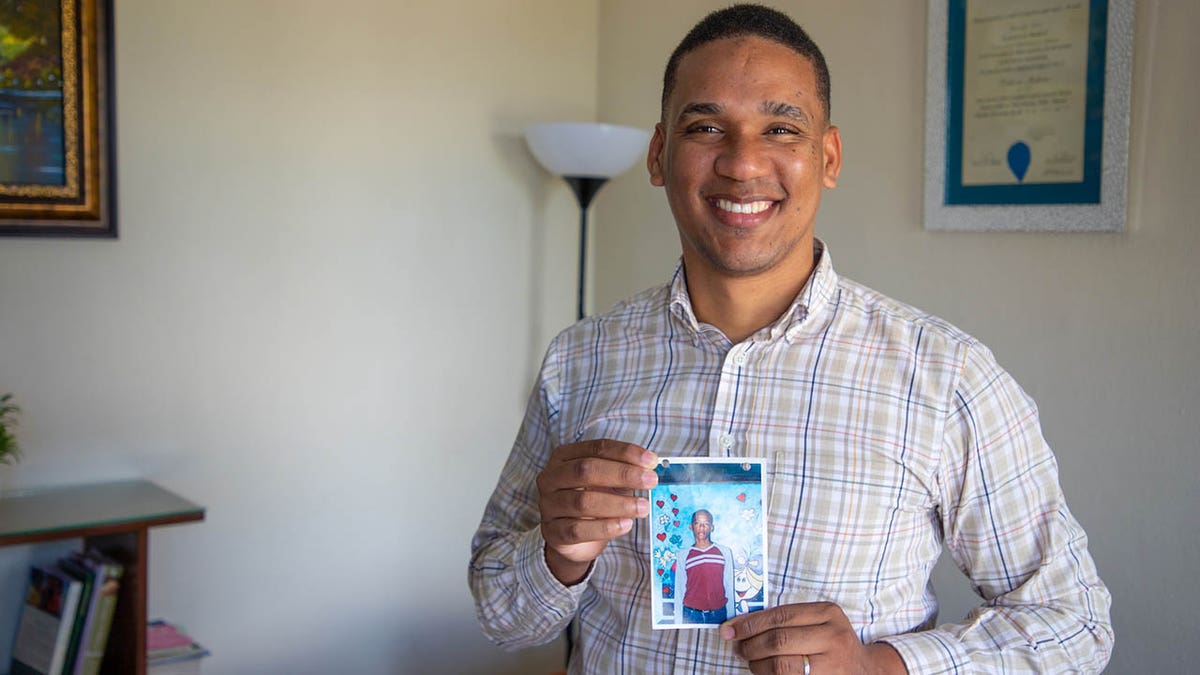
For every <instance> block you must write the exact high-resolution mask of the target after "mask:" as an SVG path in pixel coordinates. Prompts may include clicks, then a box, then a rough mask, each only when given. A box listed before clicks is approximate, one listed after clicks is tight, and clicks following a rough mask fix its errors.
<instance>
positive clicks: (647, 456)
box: [642, 450, 658, 468]
mask: <svg viewBox="0 0 1200 675" xmlns="http://www.w3.org/2000/svg"><path fill="white" fill-rule="evenodd" d="M655 464H658V455H656V454H654V453H653V452H650V451H649V450H647V451H646V452H643V453H642V466H644V467H647V468H649V467H652V466H654V465H655Z"/></svg>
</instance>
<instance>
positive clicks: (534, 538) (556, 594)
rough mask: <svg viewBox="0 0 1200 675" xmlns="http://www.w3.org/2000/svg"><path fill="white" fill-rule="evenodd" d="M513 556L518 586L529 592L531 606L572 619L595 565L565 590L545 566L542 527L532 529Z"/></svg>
mask: <svg viewBox="0 0 1200 675" xmlns="http://www.w3.org/2000/svg"><path fill="white" fill-rule="evenodd" d="M516 553H517V560H516V563H517V573H518V574H520V575H521V583H522V585H523V586H525V588H528V589H529V593H530V596H531V597H532V599H533V600H534V602H536V603H537V604H539V605H541V606H542V607H544V608H546V609H547V610H549V611H551V612H553V613H554V614H556V615H557V616H558V617H559V618H560V619H569V618H570V617H571V616H573V615H574V614H575V610H576V608H578V606H579V598H580V596H582V595H583V591H584V589H586V588H587V584H588V581H590V580H591V578H592V571H593V570H594V569H595V568H596V565H595V564H594V563H593V564H592V565H591V566H590V567H588V571H587V575H586V576H584V577H583V579H582V580H581V581H580V582H579V583H577V584H575V585H573V586H564V585H563V584H562V582H561V581H559V580H558V579H557V578H555V576H554V574H553V573H552V572H551V571H550V567H549V566H548V565H547V564H546V540H545V539H543V538H542V528H541V527H534V528H533V529H531V530H529V531H527V532H525V533H524V534H522V535H521V538H520V540H519V541H518V542H517V551H516Z"/></svg>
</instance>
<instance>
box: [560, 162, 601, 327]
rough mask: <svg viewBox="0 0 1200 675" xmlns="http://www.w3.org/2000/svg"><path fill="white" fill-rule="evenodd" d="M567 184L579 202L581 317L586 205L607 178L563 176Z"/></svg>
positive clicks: (579, 311) (579, 314) (580, 312)
mask: <svg viewBox="0 0 1200 675" xmlns="http://www.w3.org/2000/svg"><path fill="white" fill-rule="evenodd" d="M563 178H564V179H565V180H566V181H567V184H568V185H570V186H571V191H572V192H574V193H575V200H576V201H577V202H579V297H578V304H577V309H576V312H575V318H576V319H577V320H578V319H582V318H583V296H584V293H583V289H584V285H585V283H586V281H587V240H588V231H587V212H588V206H589V205H591V203H592V198H593V197H595V196H596V193H597V192H599V191H600V187H601V186H603V185H604V184H605V183H607V182H608V179H607V178H600V177H596V176H563Z"/></svg>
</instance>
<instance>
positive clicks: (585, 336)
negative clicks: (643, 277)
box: [547, 285, 670, 360]
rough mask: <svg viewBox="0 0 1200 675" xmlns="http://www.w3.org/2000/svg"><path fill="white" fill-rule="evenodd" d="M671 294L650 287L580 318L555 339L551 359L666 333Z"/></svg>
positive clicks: (568, 357) (549, 353)
mask: <svg viewBox="0 0 1200 675" xmlns="http://www.w3.org/2000/svg"><path fill="white" fill-rule="evenodd" d="M669 294H670V289H669V287H668V286H667V285H662V286H656V287H654V288H648V289H646V290H644V291H642V292H640V293H638V294H636V295H633V296H631V297H629V298H626V299H624V300H622V301H620V302H618V303H617V304H615V305H613V306H612V307H611V308H609V309H608V310H606V311H604V312H601V313H599V314H594V315H592V316H587V317H584V318H583V319H580V320H579V321H577V322H575V323H574V324H572V325H570V326H567V327H566V328H564V329H563V330H562V331H561V332H559V333H558V335H556V336H555V337H554V339H553V340H551V342H550V346H549V348H548V349H547V357H548V358H549V357H551V356H553V357H554V358H556V359H559V360H574V359H577V358H578V357H580V356H583V355H586V354H587V353H595V352H596V351H597V350H602V351H603V350H608V349H613V348H620V347H624V346H628V345H631V344H635V343H637V342H639V341H642V340H646V339H647V338H654V337H656V336H660V335H664V334H666V333H667V331H668V323H669V321H670V318H669V311H668V309H669V305H670V303H669Z"/></svg>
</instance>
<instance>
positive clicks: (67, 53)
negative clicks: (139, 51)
mask: <svg viewBox="0 0 1200 675" xmlns="http://www.w3.org/2000/svg"><path fill="white" fill-rule="evenodd" d="M112 10H113V6H112V0H21V2H13V1H11V0H9V1H0V235H8V236H72V237H77V236H89V237H116V236H117V223H116V156H115V152H116V149H115V134H114V127H113V124H114V104H113V98H114V97H113V58H112V49H113V28H112Z"/></svg>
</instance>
